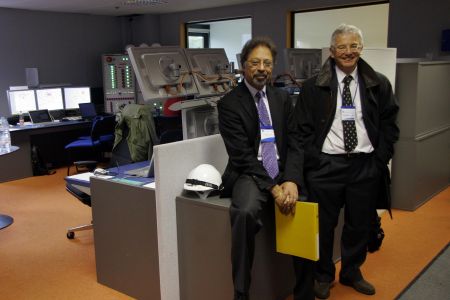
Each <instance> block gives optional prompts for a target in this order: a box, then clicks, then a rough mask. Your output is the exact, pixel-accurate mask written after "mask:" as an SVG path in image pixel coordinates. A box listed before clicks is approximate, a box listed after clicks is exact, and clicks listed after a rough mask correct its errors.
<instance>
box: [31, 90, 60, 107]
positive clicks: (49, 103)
mask: <svg viewBox="0 0 450 300" xmlns="http://www.w3.org/2000/svg"><path fill="white" fill-rule="evenodd" d="M36 99H37V106H38V109H49V110H53V109H64V104H63V97H62V90H61V88H51V89H39V90H36Z"/></svg>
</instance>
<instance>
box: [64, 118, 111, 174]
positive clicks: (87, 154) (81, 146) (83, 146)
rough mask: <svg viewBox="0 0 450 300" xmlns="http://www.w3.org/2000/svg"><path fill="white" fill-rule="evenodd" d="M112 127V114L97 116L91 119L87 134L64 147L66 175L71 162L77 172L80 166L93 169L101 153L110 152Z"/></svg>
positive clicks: (68, 172)
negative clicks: (89, 130)
mask: <svg viewBox="0 0 450 300" xmlns="http://www.w3.org/2000/svg"><path fill="white" fill-rule="evenodd" d="M114 127H115V116H114V115H110V116H97V117H95V118H94V120H92V127H91V134H90V135H89V136H82V137H79V138H78V139H77V140H76V141H73V142H71V143H69V144H67V145H66V146H65V147H64V148H65V150H66V151H67V155H68V166H67V175H69V174H70V167H71V166H72V164H74V165H75V167H76V169H77V172H78V171H80V170H79V168H82V167H85V168H87V169H88V170H93V169H94V168H95V166H96V163H97V161H99V160H101V159H102V154H103V153H106V152H111V150H112V147H113V145H114ZM80 157H82V158H83V159H82V160H81V159H80ZM86 158H88V159H86Z"/></svg>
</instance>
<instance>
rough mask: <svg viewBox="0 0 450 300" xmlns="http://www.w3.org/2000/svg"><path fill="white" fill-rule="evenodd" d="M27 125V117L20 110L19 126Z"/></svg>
mask: <svg viewBox="0 0 450 300" xmlns="http://www.w3.org/2000/svg"><path fill="white" fill-rule="evenodd" d="M24 125H25V118H24V116H23V113H22V112H20V114H19V126H24Z"/></svg>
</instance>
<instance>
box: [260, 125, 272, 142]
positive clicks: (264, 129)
mask: <svg viewBox="0 0 450 300" xmlns="http://www.w3.org/2000/svg"><path fill="white" fill-rule="evenodd" d="M269 142H275V132H274V131H273V127H272V126H261V143H269Z"/></svg>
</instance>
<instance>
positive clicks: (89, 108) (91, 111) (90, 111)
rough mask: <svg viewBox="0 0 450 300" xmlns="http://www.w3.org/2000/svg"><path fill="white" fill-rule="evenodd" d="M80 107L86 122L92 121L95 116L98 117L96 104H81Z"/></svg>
mask: <svg viewBox="0 0 450 300" xmlns="http://www.w3.org/2000/svg"><path fill="white" fill-rule="evenodd" d="M78 106H79V107H80V114H81V117H82V118H83V119H84V120H92V119H93V118H94V117H95V116H97V112H96V111H95V105H94V103H80V104H78Z"/></svg>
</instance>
